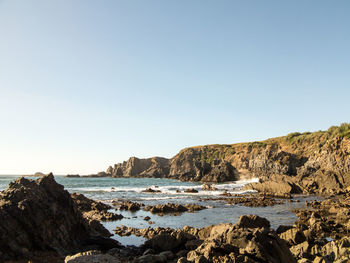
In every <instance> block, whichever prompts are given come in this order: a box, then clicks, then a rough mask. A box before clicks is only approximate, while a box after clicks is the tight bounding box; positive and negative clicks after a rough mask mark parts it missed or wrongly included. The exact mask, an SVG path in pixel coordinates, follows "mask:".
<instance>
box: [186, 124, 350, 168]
mask: <svg viewBox="0 0 350 263" xmlns="http://www.w3.org/2000/svg"><path fill="white" fill-rule="evenodd" d="M335 138H340V139H343V138H347V139H350V123H342V124H341V125H340V126H332V127H330V128H329V129H328V130H327V131H316V132H304V133H300V132H293V133H289V134H288V135H286V136H282V137H276V138H271V139H267V140H264V141H259V142H248V143H237V144H212V145H203V146H194V147H189V148H185V149H183V150H181V151H180V154H181V153H184V152H185V151H188V150H192V151H193V150H196V149H198V150H200V153H199V154H200V155H201V157H200V159H201V160H203V161H209V162H211V161H212V160H214V159H220V158H224V157H225V155H232V154H235V152H236V150H237V149H238V148H239V147H250V148H252V149H254V148H265V147H266V146H267V145H271V144H274V143H283V142H284V143H287V144H293V145H304V146H307V145H308V146H310V145H314V146H316V147H317V148H318V147H322V146H323V145H324V144H326V143H327V142H329V141H331V140H332V139H335ZM295 147H296V146H295Z"/></svg>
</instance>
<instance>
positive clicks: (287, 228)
mask: <svg viewBox="0 0 350 263" xmlns="http://www.w3.org/2000/svg"><path fill="white" fill-rule="evenodd" d="M291 228H293V227H292V226H285V225H280V226H279V227H278V228H277V229H276V233H277V234H281V233H283V232H286V231H287V230H289V229H291Z"/></svg>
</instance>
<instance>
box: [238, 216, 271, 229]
mask: <svg viewBox="0 0 350 263" xmlns="http://www.w3.org/2000/svg"><path fill="white" fill-rule="evenodd" d="M237 226H238V227H243V228H257V227H267V228H269V227H270V222H269V220H267V219H265V218H263V217H260V216H257V215H247V216H246V215H244V216H241V217H240V218H239V220H238V223H237Z"/></svg>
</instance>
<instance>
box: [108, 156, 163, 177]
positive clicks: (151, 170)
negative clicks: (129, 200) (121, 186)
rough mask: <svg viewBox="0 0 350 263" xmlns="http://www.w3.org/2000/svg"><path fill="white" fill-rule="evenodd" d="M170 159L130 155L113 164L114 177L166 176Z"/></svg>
mask: <svg viewBox="0 0 350 263" xmlns="http://www.w3.org/2000/svg"><path fill="white" fill-rule="evenodd" d="M169 169H170V160H169V159H166V158H162V157H153V158H147V159H139V158H136V157H131V158H130V159H129V160H128V161H126V162H123V163H118V164H115V165H114V167H113V171H112V176H114V177H167V175H168V173H169Z"/></svg>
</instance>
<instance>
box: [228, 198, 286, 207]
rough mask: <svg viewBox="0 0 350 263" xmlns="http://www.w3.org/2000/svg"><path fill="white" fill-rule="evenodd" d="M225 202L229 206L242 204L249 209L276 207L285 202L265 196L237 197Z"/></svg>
mask: <svg viewBox="0 0 350 263" xmlns="http://www.w3.org/2000/svg"><path fill="white" fill-rule="evenodd" d="M224 201H225V202H226V203H228V204H241V205H244V206H249V207H260V206H263V207H264V206H274V205H278V204H283V201H281V200H278V201H277V200H276V199H274V198H271V197H265V196H258V197H256V196H250V197H245V196H241V197H235V198H225V199H224Z"/></svg>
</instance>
